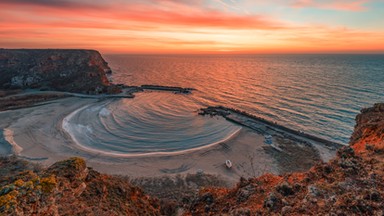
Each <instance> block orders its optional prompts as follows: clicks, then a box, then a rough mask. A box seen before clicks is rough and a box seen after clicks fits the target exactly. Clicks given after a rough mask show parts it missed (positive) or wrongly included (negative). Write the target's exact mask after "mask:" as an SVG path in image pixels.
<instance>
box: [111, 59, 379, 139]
mask: <svg viewBox="0 0 384 216" xmlns="http://www.w3.org/2000/svg"><path fill="white" fill-rule="evenodd" d="M104 57H105V58H106V60H107V61H108V62H109V65H110V66H111V68H112V69H113V71H114V74H113V80H114V82H115V83H124V84H127V85H142V84H158V85H170V86H182V87H192V88H196V89H197V90H198V91H196V92H194V93H193V94H192V95H189V96H188V99H185V98H183V97H179V98H176V101H177V103H176V102H175V100H174V99H164V98H163V99H160V100H159V99H157V100H155V101H158V102H159V106H158V107H156V104H154V103H153V102H151V103H149V104H150V106H151V114H150V115H153V116H151V117H150V121H151V122H148V121H146V120H148V118H149V117H148V116H146V118H147V119H145V120H143V119H135V121H136V122H141V121H144V122H145V124H144V125H143V124H140V126H138V127H143V128H145V125H147V126H148V127H151V125H153V124H154V125H156V126H157V127H156V128H157V130H159V128H162V127H161V125H158V124H156V119H162V121H164V122H167V123H168V124H167V125H168V126H169V125H172V127H176V128H177V127H178V126H180V128H182V129H183V128H184V129H185V127H186V125H185V123H182V120H180V118H176V119H177V120H176V121H174V119H173V117H174V115H170V113H169V110H173V111H174V112H175V113H179V111H177V110H178V109H180V110H183V111H184V113H188V112H190V113H193V112H194V111H196V109H197V108H198V107H199V106H201V107H204V106H208V105H224V106H228V107H233V108H238V109H241V110H245V111H247V112H249V113H252V114H255V115H258V116H260V117H264V118H266V119H268V120H272V121H276V122H278V123H279V124H281V125H284V126H288V127H291V128H294V129H297V130H302V131H305V132H307V133H310V134H314V135H317V136H320V137H323V138H327V139H330V140H333V141H338V142H342V143H348V141H349V137H350V135H351V133H352V131H353V126H354V123H355V121H354V119H355V116H356V114H358V113H359V111H360V109H361V108H363V107H368V106H371V105H372V104H373V103H376V102H380V101H381V102H383V101H384V91H383V90H384V55H235V56H232V55H198V56H193V55H191V56H187V55H175V56H173V55H105V56H104ZM172 97H177V96H176V95H171V94H169V95H168V96H167V97H166V98H172ZM154 98H158V96H156V95H154V96H153V97H148V98H146V100H147V102H149V101H151V100H154ZM141 100H143V99H141ZM160 101H161V103H160ZM140 104H141V105H140V106H143V107H142V109H143V110H145V109H146V108H145V105H144V104H145V103H140ZM113 106H114V107H116V104H115V105H113ZM123 108H124V109H125V110H126V112H128V110H129V109H130V106H123ZM135 112H137V109H136V111H135ZM164 113H165V114H164ZM147 114H148V113H147ZM162 114H164V115H162ZM136 115H138V114H137V113H136ZM156 115H157V116H156ZM138 116H140V115H138ZM172 116H173V117H172ZM121 118H125V117H121ZM129 118H132V117H129ZM208 124H213V123H212V122H210V123H208ZM152 129H153V128H152ZM152 129H151V130H152ZM226 129H228V131H227V133H229V132H233V130H235V128H229V126H228V125H227V126H226ZM165 130H166V129H165ZM215 131H216V132H217V128H216V130H215ZM186 133H187V134H188V133H192V132H191V131H187V132H186ZM155 135H156V134H155ZM155 135H154V136H153V137H152V138H155V137H156V136H155ZM191 137H193V134H192V136H191Z"/></svg>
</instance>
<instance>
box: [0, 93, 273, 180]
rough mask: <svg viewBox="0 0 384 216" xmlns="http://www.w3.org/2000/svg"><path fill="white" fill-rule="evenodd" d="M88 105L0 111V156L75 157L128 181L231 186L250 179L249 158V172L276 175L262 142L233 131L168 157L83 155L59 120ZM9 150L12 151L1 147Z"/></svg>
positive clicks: (77, 102) (83, 101) (71, 102)
mask: <svg viewBox="0 0 384 216" xmlns="http://www.w3.org/2000/svg"><path fill="white" fill-rule="evenodd" d="M93 103H98V100H97V99H87V98H74V97H73V98H65V99H60V100H56V101H53V102H50V103H47V104H44V105H41V106H36V107H30V108H24V109H18V110H9V111H4V112H0V119H1V122H0V128H2V129H3V139H0V154H2V155H7V154H11V153H16V154H17V155H18V156H19V157H21V158H24V159H28V160H32V161H35V162H38V163H41V164H43V165H47V166H48V165H51V164H53V163H54V162H56V161H58V160H64V159H67V158H69V157H73V156H77V157H82V158H84V159H85V160H86V161H87V164H88V166H90V167H93V168H94V169H96V170H98V171H100V172H104V173H109V174H120V175H128V176H131V177H150V176H161V175H164V174H167V175H169V174H185V173H196V172H197V171H198V170H203V171H204V172H205V173H211V174H219V175H222V176H224V177H226V178H227V179H229V180H232V181H237V180H238V178H239V177H240V176H248V175H250V172H249V170H250V169H251V166H250V162H249V160H250V159H249V158H250V157H252V158H257V161H258V163H256V164H255V165H256V166H255V165H254V167H253V169H254V170H255V171H252V172H253V173H254V172H257V174H261V173H264V172H274V173H277V166H276V163H274V160H273V158H271V157H270V156H269V155H268V154H267V153H266V152H265V151H263V137H262V136H261V135H258V134H256V133H253V132H251V131H249V130H247V129H241V130H240V131H236V133H234V134H231V135H230V136H229V137H226V138H225V139H224V140H222V141H220V142H219V143H214V144H212V145H210V146H205V147H202V148H198V149H192V150H186V151H183V152H177V153H174V154H168V153H160V154H158V153H157V154H156V153H155V154H148V155H136V156H135V157H126V155H118V154H102V153H101V152H97V151H88V150H85V149H83V148H82V147H81V146H79V145H78V144H76V143H75V142H74V141H73V139H72V138H71V136H70V135H69V134H68V133H67V132H65V130H63V128H62V125H63V119H64V118H65V117H68V116H69V115H70V114H71V113H73V112H75V111H76V110H79V109H81V108H83V107H86V106H91V105H92V104H93ZM197 117H198V116H197ZM198 118H202V117H198ZM4 135H5V136H4ZM10 145H12V146H13V149H10V148H7V146H8V147H9V146H10ZM11 150H13V151H14V152H11ZM15 150H16V151H15ZM226 159H230V160H232V161H233V162H234V165H235V166H234V167H233V169H232V170H228V169H226V167H225V166H224V162H225V160H226Z"/></svg>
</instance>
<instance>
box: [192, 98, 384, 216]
mask: <svg viewBox="0 0 384 216" xmlns="http://www.w3.org/2000/svg"><path fill="white" fill-rule="evenodd" d="M207 197H209V199H207ZM188 208H189V210H188V212H187V213H186V215H380V216H381V215H384V104H375V105H374V107H372V108H367V109H363V110H362V111H361V114H359V115H358V116H357V117H356V126H355V131H354V133H353V135H352V137H351V142H350V146H346V147H343V148H342V149H340V150H339V151H338V153H337V156H336V158H335V159H333V160H331V161H330V162H328V163H320V164H317V165H315V166H314V167H312V168H311V169H310V170H309V171H308V172H303V173H291V174H286V175H282V176H275V175H271V174H266V175H263V176H260V177H258V178H251V179H241V181H240V182H239V183H238V184H237V186H236V187H235V188H233V189H227V188H206V189H203V190H201V191H200V195H199V196H198V197H197V198H196V199H195V200H194V201H193V202H191V204H190V205H189V207H188Z"/></svg>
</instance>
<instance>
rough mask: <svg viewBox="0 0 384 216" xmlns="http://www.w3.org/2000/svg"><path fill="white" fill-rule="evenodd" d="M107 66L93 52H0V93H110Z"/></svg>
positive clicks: (111, 86) (38, 50)
mask: <svg viewBox="0 0 384 216" xmlns="http://www.w3.org/2000/svg"><path fill="white" fill-rule="evenodd" d="M108 73H111V69H110V68H109V66H108V63H107V62H106V61H105V60H104V59H103V58H102V56H101V55H100V53H99V52H97V51H95V50H63V49H0V89H4V90H9V89H26V88H35V89H43V90H58V91H67V92H77V93H86V94H98V93H106V92H112V93H116V92H115V90H116V91H118V89H117V88H114V86H113V85H111V83H110V82H109V80H108V78H107V74H108Z"/></svg>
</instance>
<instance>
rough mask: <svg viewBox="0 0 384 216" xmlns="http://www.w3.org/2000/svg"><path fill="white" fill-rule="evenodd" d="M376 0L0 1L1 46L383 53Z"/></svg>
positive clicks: (382, 5) (383, 27)
mask: <svg viewBox="0 0 384 216" xmlns="http://www.w3.org/2000/svg"><path fill="white" fill-rule="evenodd" d="M383 9H384V3H382V2H381V1H375V0H339V1H333V0H288V1H282V0H270V1H268V2H266V1H261V0H253V1H252V0H196V1H187V0H179V1H176V0H142V1H134V0H111V1H106V0H98V1H97V0H93V1H92V0H77V1H74V0H2V1H0V12H1V14H2V15H1V17H0V47H3V48H86V49H97V50H100V51H101V52H103V53H335V52H337V53H384V42H383V41H384V21H383V20H384V19H383V17H382V15H380V14H384V10H383Z"/></svg>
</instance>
